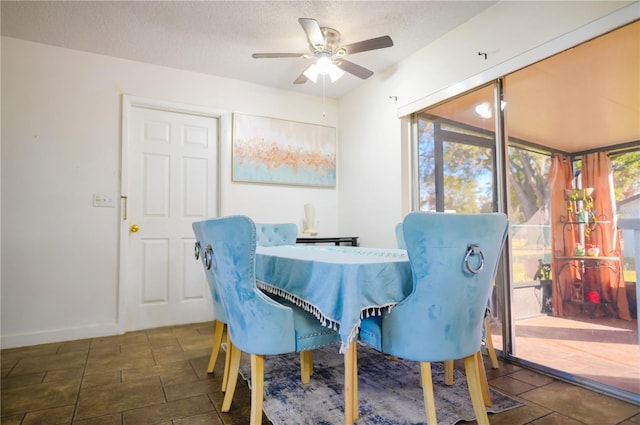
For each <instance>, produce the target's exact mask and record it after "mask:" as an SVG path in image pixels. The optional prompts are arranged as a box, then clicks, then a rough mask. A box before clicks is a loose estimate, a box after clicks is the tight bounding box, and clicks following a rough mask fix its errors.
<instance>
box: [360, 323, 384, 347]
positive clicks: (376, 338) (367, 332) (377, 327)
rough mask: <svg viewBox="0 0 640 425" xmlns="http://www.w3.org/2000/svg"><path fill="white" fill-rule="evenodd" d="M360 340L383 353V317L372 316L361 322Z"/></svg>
mask: <svg viewBox="0 0 640 425" xmlns="http://www.w3.org/2000/svg"><path fill="white" fill-rule="evenodd" d="M360 340H361V341H362V342H364V343H365V344H367V345H368V346H370V347H373V348H375V349H376V350H378V351H382V316H371V317H367V318H365V319H362V321H361V322H360Z"/></svg>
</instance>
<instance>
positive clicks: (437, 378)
mask: <svg viewBox="0 0 640 425" xmlns="http://www.w3.org/2000/svg"><path fill="white" fill-rule="evenodd" d="M313 365H314V374H313V376H312V377H311V382H310V383H309V384H307V385H303V384H302V383H301V382H300V357H299V354H286V355H279V356H265V363H264V369H265V398H264V412H265V413H266V415H267V417H268V418H269V419H270V420H271V422H273V424H274V425H302V424H305V425H336V424H342V423H344V398H343V392H342V391H343V385H344V361H343V355H342V354H339V353H338V347H337V346H336V347H328V348H323V349H319V350H316V351H314V353H313ZM431 368H432V374H433V386H434V392H435V398H436V408H437V410H438V411H437V416H438V424H440V425H453V424H455V423H457V422H459V421H462V420H464V421H472V420H474V419H475V415H474V413H473V407H472V405H471V399H470V396H469V390H468V388H467V381H466V379H465V377H464V374H463V373H461V372H459V371H457V370H455V371H454V384H453V385H452V386H446V385H444V369H443V366H442V363H432V365H431ZM240 373H241V375H242V377H243V378H244V379H245V380H249V379H250V377H251V366H250V361H249V355H247V354H244V353H243V354H242V361H241V364H240ZM419 378H420V371H419V365H418V363H417V362H410V361H404V360H397V359H394V358H391V357H389V356H385V355H384V354H381V353H378V352H377V351H375V350H373V349H371V348H369V347H367V346H365V345H362V344H359V345H358V383H359V388H358V393H359V396H360V397H359V398H360V419H358V420H357V421H356V422H355V423H356V424H358V425H374V424H375V425H410V424H424V423H426V420H427V419H426V413H425V410H424V402H423V397H422V388H421V387H420V385H419ZM249 385H251V383H250V382H249ZM490 391H491V400H492V402H493V407H491V408H488V409H487V411H488V412H491V413H497V412H502V411H505V410H508V409H513V408H515V407H519V406H522V403H520V402H519V401H517V400H516V399H513V398H511V397H509V396H506V395H504V394H502V393H500V392H498V391H496V390H494V389H492V388H490ZM489 420H491V418H489Z"/></svg>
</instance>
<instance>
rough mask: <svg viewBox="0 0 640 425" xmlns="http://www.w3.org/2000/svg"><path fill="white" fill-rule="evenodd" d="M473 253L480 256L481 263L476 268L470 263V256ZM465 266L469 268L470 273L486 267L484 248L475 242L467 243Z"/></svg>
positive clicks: (478, 271) (475, 272)
mask: <svg viewBox="0 0 640 425" xmlns="http://www.w3.org/2000/svg"><path fill="white" fill-rule="evenodd" d="M472 255H479V256H480V265H479V266H478V268H476V269H473V268H472V267H471V265H470V264H469V258H470V257H471V256H472ZM464 266H465V267H466V268H467V270H468V271H469V273H472V274H477V273H480V272H481V271H482V270H483V269H484V254H483V253H482V250H481V249H480V247H479V246H478V245H473V244H469V245H467V255H465V256H464Z"/></svg>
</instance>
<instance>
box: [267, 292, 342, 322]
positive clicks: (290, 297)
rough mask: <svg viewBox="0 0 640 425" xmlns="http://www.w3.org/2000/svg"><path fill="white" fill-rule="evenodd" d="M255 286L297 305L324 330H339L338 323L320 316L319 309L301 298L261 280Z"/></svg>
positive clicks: (322, 315)
mask: <svg viewBox="0 0 640 425" xmlns="http://www.w3.org/2000/svg"><path fill="white" fill-rule="evenodd" d="M257 284H258V287H259V288H260V289H263V290H265V291H267V292H269V293H270V294H273V295H277V296H279V297H282V298H284V299H285V300H287V301H290V302H292V303H294V304H295V305H297V306H298V307H300V308H301V309H303V310H304V311H306V312H308V313H311V314H313V316H314V317H315V318H316V319H318V321H319V322H320V323H321V324H322V326H324V327H326V328H329V329H332V330H334V331H337V330H339V328H340V322H338V321H337V320H334V319H331V318H329V317H327V316H325V315H324V314H322V312H321V311H320V309H319V308H318V307H317V306H315V305H313V304H311V303H310V302H308V301H305V300H303V299H302V298H300V297H297V296H295V295H293V294H292V293H290V292H287V291H285V290H284V289H282V288H278V287H277V286H274V285H270V284H268V283H266V282H263V281H261V280H258V281H257Z"/></svg>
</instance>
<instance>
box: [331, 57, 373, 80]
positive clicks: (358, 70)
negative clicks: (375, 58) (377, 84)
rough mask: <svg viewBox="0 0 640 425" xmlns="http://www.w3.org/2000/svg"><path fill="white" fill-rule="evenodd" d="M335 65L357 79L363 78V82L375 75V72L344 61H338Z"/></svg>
mask: <svg viewBox="0 0 640 425" xmlns="http://www.w3.org/2000/svg"><path fill="white" fill-rule="evenodd" d="M335 64H336V66H337V67H338V68H340V69H341V70H343V71H346V72H348V73H349V74H353V75H355V76H356V77H359V78H362V79H363V80H366V79H367V78H369V77H371V76H372V75H373V71H371V70H369V69H367V68H364V67H362V66H360V65H356V64H355V63H353V62H349V61H347V60H344V59H337V60H336V61H335Z"/></svg>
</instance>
